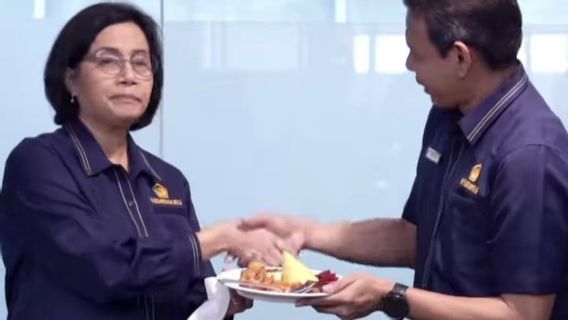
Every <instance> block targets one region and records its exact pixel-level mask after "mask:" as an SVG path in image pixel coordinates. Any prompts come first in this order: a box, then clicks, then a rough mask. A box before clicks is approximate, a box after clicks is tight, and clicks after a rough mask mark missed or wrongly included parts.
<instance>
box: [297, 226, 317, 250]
mask: <svg viewBox="0 0 568 320" xmlns="http://www.w3.org/2000/svg"><path fill="white" fill-rule="evenodd" d="M321 229H322V226H321V224H319V223H316V222H305V223H304V224H303V225H302V229H301V230H302V236H303V237H304V243H303V245H302V248H301V249H310V250H317V242H318V241H317V238H318V235H319V234H320V232H321Z"/></svg>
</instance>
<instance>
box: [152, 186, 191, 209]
mask: <svg viewBox="0 0 568 320" xmlns="http://www.w3.org/2000/svg"><path fill="white" fill-rule="evenodd" d="M152 191H154V194H155V195H156V197H151V198H150V201H151V202H152V203H153V204H160V205H166V206H176V207H181V206H182V205H183V201H181V199H170V194H169V192H168V189H167V188H166V187H164V186H163V185H161V184H159V183H156V184H155V185H154V186H153V187H152Z"/></svg>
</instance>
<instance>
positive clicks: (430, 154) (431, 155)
mask: <svg viewBox="0 0 568 320" xmlns="http://www.w3.org/2000/svg"><path fill="white" fill-rule="evenodd" d="M441 157H442V155H441V154H440V153H439V152H438V151H436V150H434V149H432V148H431V147H428V149H427V150H426V159H428V160H430V161H432V162H434V163H435V164H438V162H440V158H441Z"/></svg>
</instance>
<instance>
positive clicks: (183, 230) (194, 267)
mask: <svg viewBox="0 0 568 320" xmlns="http://www.w3.org/2000/svg"><path fill="white" fill-rule="evenodd" d="M160 48H161V44H160V39H159V36H158V29H157V26H156V23H155V22H154V21H153V20H152V19H151V18H150V17H149V16H147V15H145V14H144V13H142V12H140V11H139V10H137V9H136V8H134V7H132V6H129V5H125V4H116V3H114V4H112V3H103V4H97V5H94V6H91V7H88V8H86V9H84V10H83V11H81V12H79V13H78V14H77V15H75V16H74V17H73V18H72V19H71V20H70V21H69V22H68V23H67V24H66V25H65V27H64V28H63V30H62V31H61V33H60V34H59V36H58V37H57V39H56V41H55V43H54V45H53V48H52V50H51V53H50V55H49V58H48V60H47V64H46V68H45V92H46V95H47V98H48V100H49V102H50V103H51V105H52V106H53V108H54V109H55V122H56V123H57V124H59V125H61V128H59V129H58V130H56V131H55V132H53V133H48V134H43V135H41V136H38V137H36V138H29V139H25V140H24V141H22V142H21V143H20V144H19V145H18V146H17V147H16V148H15V149H14V150H13V151H12V153H11V154H10V156H9V158H8V160H7V162H6V168H5V175H4V183H3V188H2V192H1V198H0V212H1V215H0V217H1V220H0V235H1V244H2V249H3V258H4V262H5V265H6V271H7V277H6V298H7V306H8V313H9V315H8V318H9V319H14V320H16V319H81V320H87V319H105V320H111V319H121V320H128V319H148V320H149V319H152V320H154V319H173V320H175V319H180V320H181V319H186V318H187V317H188V316H189V315H190V314H191V313H192V312H193V310H195V309H196V308H197V307H198V306H199V305H200V304H201V303H202V302H203V301H204V300H205V298H206V296H205V291H204V288H203V278H204V277H207V276H210V275H213V269H212V267H211V264H210V263H209V261H208V259H209V258H211V257H212V256H214V255H216V254H219V253H221V252H228V253H230V254H232V255H235V256H237V257H241V258H248V259H250V258H263V259H264V260H266V261H267V262H269V263H276V262H278V261H279V259H281V257H280V252H279V250H278V249H277V247H276V242H277V239H276V238H275V236H273V235H272V234H270V233H269V232H267V231H261V232H254V233H253V232H244V231H241V230H239V228H238V227H237V223H236V222H225V223H221V224H217V225H215V226H213V227H211V228H208V229H204V230H200V228H199V225H198V221H197V217H196V215H195V212H194V209H193V205H192V202H191V197H190V190H189V185H188V183H187V181H186V180H185V178H184V176H183V175H182V173H181V172H180V171H179V170H178V169H176V168H174V167H173V166H171V165H169V164H167V163H165V162H164V161H162V160H160V159H159V158H157V157H155V156H153V155H151V154H150V153H148V152H146V151H144V150H142V149H141V148H140V147H138V146H137V145H136V144H135V143H134V141H133V140H132V137H131V136H130V135H129V131H130V130H136V129H140V128H143V127H145V126H147V125H149V124H150V122H151V121H152V118H153V116H154V114H155V112H156V109H157V107H158V104H159V102H160V98H161V94H162V82H163V69H162V53H161V49H160ZM233 302H234V303H233V304H231V306H230V307H229V311H228V314H227V315H228V316H231V315H232V314H234V313H237V312H241V311H243V310H244V309H246V308H248V307H250V304H251V303H250V301H243V300H240V301H239V300H234V301H233Z"/></svg>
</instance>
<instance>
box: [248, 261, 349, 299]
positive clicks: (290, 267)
mask: <svg viewBox="0 0 568 320" xmlns="http://www.w3.org/2000/svg"><path fill="white" fill-rule="evenodd" d="M337 279H338V278H337V276H336V275H335V273H333V272H331V271H329V270H326V271H323V272H320V273H319V274H315V273H314V272H313V271H312V270H310V269H309V268H308V267H306V266H305V265H304V264H303V263H302V262H301V261H300V260H299V259H298V258H297V257H295V256H294V255H292V254H290V253H288V252H284V264H283V266H282V268H279V267H270V266H267V265H265V264H263V263H261V262H251V263H249V265H248V266H247V268H246V269H243V271H242V272H241V281H243V282H245V283H247V284H250V287H251V288H254V289H260V290H268V291H277V292H304V293H308V292H309V293H317V292H321V288H322V287H323V286H324V285H326V284H328V283H331V282H334V281H336V280H337ZM255 285H256V286H255ZM260 285H262V287H261V286H260ZM303 289H304V290H303Z"/></svg>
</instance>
